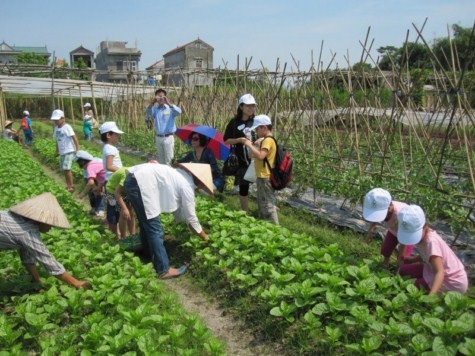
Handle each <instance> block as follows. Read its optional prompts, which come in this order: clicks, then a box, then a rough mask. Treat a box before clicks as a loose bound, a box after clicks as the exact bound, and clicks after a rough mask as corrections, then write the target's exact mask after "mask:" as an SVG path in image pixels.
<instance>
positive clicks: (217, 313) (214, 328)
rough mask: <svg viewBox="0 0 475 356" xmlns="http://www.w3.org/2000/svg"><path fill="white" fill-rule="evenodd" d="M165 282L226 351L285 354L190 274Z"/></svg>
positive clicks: (246, 355)
mask: <svg viewBox="0 0 475 356" xmlns="http://www.w3.org/2000/svg"><path fill="white" fill-rule="evenodd" d="M28 152H29V153H30V155H31V156H32V157H33V159H35V160H38V158H37V157H36V156H35V155H34V154H33V153H31V151H29V150H28ZM42 167H43V170H44V171H45V173H46V174H47V175H48V176H49V177H51V178H52V179H54V180H55V181H56V182H58V183H59V184H60V185H62V186H65V180H64V176H62V175H61V174H60V173H59V172H58V171H55V170H53V169H51V168H49V167H47V166H45V165H44V164H42ZM78 193H79V191H76V192H75V193H74V197H75V199H76V201H78V202H79V203H81V204H82V205H84V207H85V208H86V210H89V208H90V207H89V201H88V199H87V198H84V199H79V198H78V196H77V195H78ZM163 283H165V284H166V285H167V286H168V288H169V289H170V290H171V291H173V292H174V293H175V294H176V295H177V297H178V300H179V301H180V303H181V304H182V306H183V308H184V309H185V310H186V311H187V312H188V313H190V314H196V315H199V317H200V318H201V319H202V320H203V321H204V323H205V324H206V326H207V327H208V329H210V330H211V332H212V333H213V335H215V336H216V337H217V338H218V339H219V340H221V341H224V342H225V343H226V344H227V351H226V353H227V355H233V356H253V355H275V354H282V350H281V347H280V346H279V345H269V344H266V343H264V342H262V341H261V340H259V339H258V338H256V336H255V335H253V334H252V333H251V332H250V330H249V329H248V328H246V326H245V325H244V322H242V321H240V320H237V319H236V318H234V317H233V316H232V315H231V314H229V313H227V312H226V311H225V310H224V309H223V308H221V307H220V306H219V304H218V303H216V302H215V301H212V300H210V297H209V296H208V295H206V294H204V293H202V292H201V291H200V290H199V289H198V287H197V286H195V285H194V284H193V283H192V281H191V280H190V279H189V278H188V277H187V276H184V277H183V278H179V279H171V280H164V281H163Z"/></svg>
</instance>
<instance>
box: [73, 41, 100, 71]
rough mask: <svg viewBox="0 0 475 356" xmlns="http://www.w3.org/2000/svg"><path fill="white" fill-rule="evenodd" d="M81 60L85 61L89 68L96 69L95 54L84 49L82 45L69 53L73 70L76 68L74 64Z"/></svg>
mask: <svg viewBox="0 0 475 356" xmlns="http://www.w3.org/2000/svg"><path fill="white" fill-rule="evenodd" d="M80 59H82V60H83V62H84V64H85V65H86V67H87V68H91V69H93V68H94V52H93V51H90V50H88V49H87V48H84V47H83V46H82V45H81V46H79V47H78V48H76V49H73V50H72V51H71V52H69V62H70V63H71V68H74V64H75V63H77V62H78V61H79V60H80Z"/></svg>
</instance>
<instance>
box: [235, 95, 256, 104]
mask: <svg viewBox="0 0 475 356" xmlns="http://www.w3.org/2000/svg"><path fill="white" fill-rule="evenodd" d="M241 104H245V105H256V99H254V97H253V96H252V95H251V94H244V95H243V96H241V97H240V98H239V105H241Z"/></svg>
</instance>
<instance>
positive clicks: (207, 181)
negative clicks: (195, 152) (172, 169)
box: [178, 163, 213, 195]
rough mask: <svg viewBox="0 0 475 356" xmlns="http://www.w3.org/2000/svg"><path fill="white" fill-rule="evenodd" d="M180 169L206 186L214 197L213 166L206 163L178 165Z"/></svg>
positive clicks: (207, 190)
mask: <svg viewBox="0 0 475 356" xmlns="http://www.w3.org/2000/svg"><path fill="white" fill-rule="evenodd" d="M178 167H181V168H183V169H185V170H186V171H188V172H190V173H191V174H192V175H193V177H195V178H196V179H198V180H199V181H200V182H201V183H203V185H204V186H205V188H206V189H205V190H206V192H207V193H208V194H210V195H213V176H212V174H211V166H210V165H209V164H205V163H178Z"/></svg>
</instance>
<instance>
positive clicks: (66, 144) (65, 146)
mask: <svg viewBox="0 0 475 356" xmlns="http://www.w3.org/2000/svg"><path fill="white" fill-rule="evenodd" d="M73 136H75V133H74V130H73V128H72V127H71V125H69V124H64V125H63V126H61V127H58V126H55V127H54V132H53V137H54V138H55V139H56V142H57V143H58V153H59V155H60V156H62V155H65V154H66V153H71V152H76V145H75V144H74V141H73V139H72V137H73Z"/></svg>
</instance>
